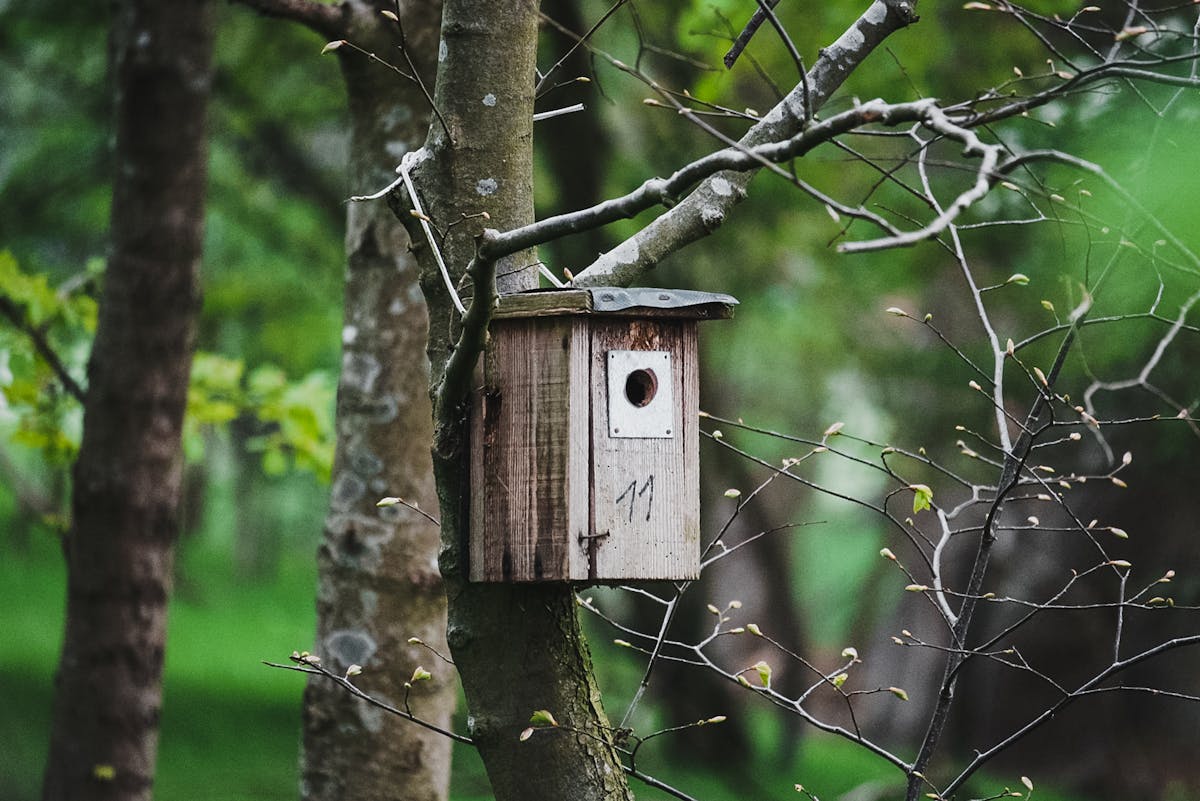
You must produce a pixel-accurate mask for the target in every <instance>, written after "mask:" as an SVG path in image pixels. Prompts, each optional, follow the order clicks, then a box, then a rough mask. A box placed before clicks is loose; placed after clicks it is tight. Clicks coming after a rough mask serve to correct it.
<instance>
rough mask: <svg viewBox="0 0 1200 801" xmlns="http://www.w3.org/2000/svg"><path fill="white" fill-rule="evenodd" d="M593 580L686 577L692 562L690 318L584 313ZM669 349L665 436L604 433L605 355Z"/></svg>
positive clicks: (695, 525)
mask: <svg viewBox="0 0 1200 801" xmlns="http://www.w3.org/2000/svg"><path fill="white" fill-rule="evenodd" d="M591 349H592V356H591V371H592V376H591V382H590V383H591V388H592V404H591V405H592V464H593V476H592V480H593V484H592V514H593V525H592V531H591V534H592V536H593V537H594V545H593V548H592V571H591V575H590V576H589V577H590V578H591V579H593V580H598V581H604V580H623V579H668V578H669V579H686V578H695V576H696V575H697V573H698V569H699V553H700V551H699V548H700V519H699V480H698V472H697V471H698V455H699V435H698V431H699V429H698V420H697V411H698V408H699V398H698V375H697V366H696V323H695V322H694V321H677V322H667V321H663V320H646V321H643V320H630V319H623V320H622V319H616V320H614V319H610V318H608V317H607V316H606V317H604V318H593V320H592V348H591ZM610 350H655V351H658V350H662V351H669V352H671V354H672V370H671V372H672V375H670V376H658V377H657V378H658V380H659V381H664V380H669V381H671V382H672V386H673V395H674V398H675V423H676V425H675V427H674V436H672V437H671V438H669V439H668V438H623V437H613V436H610V434H609V424H608V399H607V392H608V381H607V378H606V370H607V361H608V360H607V354H608V352H609V351H610Z"/></svg>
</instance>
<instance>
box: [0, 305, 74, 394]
mask: <svg viewBox="0 0 1200 801" xmlns="http://www.w3.org/2000/svg"><path fill="white" fill-rule="evenodd" d="M0 314H3V315H4V316H5V317H7V318H8V319H9V320H10V321H11V322H12V324H13V326H14V327H16V329H17V330H18V331H20V332H21V333H23V334H25V336H27V337H29V341H30V342H32V343H33V348H34V350H36V351H37V353H38V355H39V356H41V357H42V359H43V360H45V362H46V364H47V365H49V367H50V371H51V372H53V373H54V376H55V378H57V379H58V381H59V383H60V384H62V385H63V389H65V390H66V391H67V394H69V395H70V396H71V397H72V398H74V399H75V400H77V401H79V402H80V403H83V398H84V390H83V387H81V386H80V385H79V382H78V381H76V380H75V378H74V377H73V376H72V375H71V372H70V371H69V370H67V366H66V365H65V364H63V362H62V359H60V358H59V357H58V353H57V352H55V350H54V346H52V345H51V344H50V340H48V339H47V338H46V334H45V333H44V332H43V331H41V330H40V329H39V328H38V327H37V326H35V325H33V324H32V323H31V322H30V321H29V319H28V317H27V316H26V314H25V311H24V309H22V308H20V307H19V306H18V305H17V304H16V303H14V302H13V301H12V300H11V299H10V298H6V297H4V296H2V295H0Z"/></svg>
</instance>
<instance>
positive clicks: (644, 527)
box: [467, 288, 736, 582]
mask: <svg viewBox="0 0 1200 801" xmlns="http://www.w3.org/2000/svg"><path fill="white" fill-rule="evenodd" d="M734 303H736V301H735V300H733V299H732V298H730V297H728V296H727V295H710V294H705V293H689V292H679V291H676V290H625V289H616V288H600V289H592V290H569V291H554V292H532V293H522V294H520V295H507V296H504V297H503V298H501V301H500V305H499V307H498V309H497V310H496V314H495V317H494V319H493V320H492V324H491V326H490V328H489V334H490V336H489V342H488V346H487V349H486V351H485V353H484V358H483V364H482V376H481V380H480V386H479V390H478V391H477V392H476V394H475V398H474V404H473V408H472V421H471V436H472V444H471V467H470V470H471V501H470V503H471V515H470V518H471V519H470V528H469V532H468V543H467V546H468V548H467V552H468V555H469V556H468V559H469V571H468V575H469V576H470V578H471V580H473V581H505V582H520V581H575V582H617V581H629V580H656V579H675V580H682V579H691V578H695V577H696V575H697V574H698V572H699V561H700V512H699V509H700V503H699V424H698V423H699V421H698V412H699V392H698V385H699V368H698V365H697V345H696V334H697V324H696V323H697V320H699V319H705V318H710V319H716V318H721V317H728V316H730V313H731V309H732V304H734Z"/></svg>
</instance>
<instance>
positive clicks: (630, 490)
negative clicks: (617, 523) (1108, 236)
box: [616, 474, 654, 523]
mask: <svg viewBox="0 0 1200 801" xmlns="http://www.w3.org/2000/svg"><path fill="white" fill-rule="evenodd" d="M643 496H645V498H646V522H650V510H651V509H653V508H654V475H653V474H651V475H650V476H649V477H647V478H646V481H645V482H644V483H643V484H642V487H641V489H638V482H637V479H634V480H633V481H630V482H629V486H628V487H626V488H625V491H624V492H622V493H621V494H620V495H618V496H617V501H616V503H617V505H618V506H620V505H621V503H622V502H624V501H625V499H626V498H628V499H629V517H628V522H630V523H632V522H633V513H634V511H635V509H636V507H637V502H638V499H639V498H641V497H643Z"/></svg>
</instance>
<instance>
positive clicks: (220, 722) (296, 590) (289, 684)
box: [0, 536, 315, 801]
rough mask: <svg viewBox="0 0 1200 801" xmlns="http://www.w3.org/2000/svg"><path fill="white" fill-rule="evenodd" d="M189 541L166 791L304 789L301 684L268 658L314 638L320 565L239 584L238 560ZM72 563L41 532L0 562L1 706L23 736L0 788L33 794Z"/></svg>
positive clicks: (5, 761)
mask: <svg viewBox="0 0 1200 801" xmlns="http://www.w3.org/2000/svg"><path fill="white" fill-rule="evenodd" d="M196 545H197V546H198V547H185V553H184V555H183V558H182V559H181V560H180V567H181V575H182V576H184V577H188V576H197V577H199V576H203V581H202V582H200V581H190V580H185V581H183V582H181V584H182V585H183V586H184V587H187V588H189V589H186V590H185V591H183V592H180V593H178V594H177V596H176V598H175V599H174V600H173V602H172V604H171V610H170V632H169V635H168V643H167V662H166V667H165V673H164V687H163V718H162V732H161V738H160V745H159V770H158V778H157V788H156V793H155V795H156V797H157V798H158V799H160V800H162V801H174V799H179V800H180V801H183V800H184V799H198V800H199V801H234V799H239V800H240V799H250V798H254V799H265V800H269V799H276V798H278V799H285V798H294V797H295V796H296V789H295V788H296V786H297V761H296V760H297V744H298V736H299V726H300V699H301V693H302V692H303V682H302V681H301V680H300V679H299V678H298V677H297V676H296V675H295V674H289V673H284V672H283V671H273V670H271V669H269V668H267V667H264V666H263V665H261V664H260V660H262V659H280V658H285V657H286V655H287V654H289V653H291V651H292V650H293V649H294V648H298V647H301V648H302V647H306V645H307V644H308V643H309V642H310V641H311V639H312V630H313V624H314V612H313V609H312V593H313V587H314V586H315V572H314V570H315V569H314V568H313V567H312V566H311V565H312V561H313V560H312V559H311V558H305V557H307V556H308V554H303V555H300V554H297V555H294V556H290V557H289V558H288V563H287V564H285V565H284V566H283V567H284V569H282V570H280V573H279V575H280V578H279V579H277V580H274V581H270V582H262V583H249V582H241V581H238V580H237V579H236V578H235V577H234V576H233V575H232V573H231V571H230V569H229V567H228V558H227V557H224V555H223V554H221V553H219V552H217V551H216V549H206V548H205V547H204V546H203V545H202V544H199V543H197V544H196ZM64 581H65V576H64V569H63V566H62V558H61V555H60V553H59V550H58V546H57V544H56V543H55V542H54V541H53V540H52V539H51V538H50V537H49V536H43V537H35V538H34V539H33V540H32V541H31V543H30V548H29V550H28V551H27V552H25V553H13V552H12V551H11V550H9V552H8V553H6V554H5V558H4V559H3V561H2V562H0V609H3V610H4V612H3V616H4V625H3V628H4V630H5V632H6V636H5V647H4V648H3V649H0V709H3V710H4V711H5V718H6V722H7V724H8V725H6V727H5V728H6V729H7V730H8V731H10V732H12V731H15V732H16V733H17V736H15V737H12V738H6V739H8V740H9V743H8V744H7V745H6V747H5V748H3V749H0V797H4V798H6V799H9V800H10V801H26V799H30V800H31V799H35V798H37V796H38V790H39V786H40V783H41V774H42V770H43V766H44V763H45V755H46V750H47V747H48V738H49V725H50V708H51V700H52V676H53V673H54V670H55V666H56V664H57V660H58V651H59V648H60V646H61V638H62V622H61V621H62V612H63V605H64V597H63V595H64V591H63V587H64Z"/></svg>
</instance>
